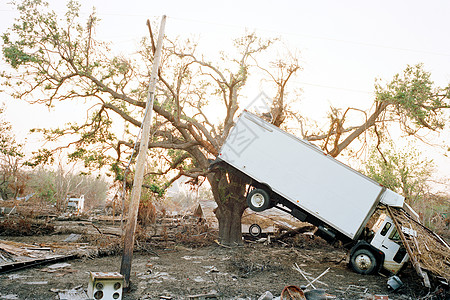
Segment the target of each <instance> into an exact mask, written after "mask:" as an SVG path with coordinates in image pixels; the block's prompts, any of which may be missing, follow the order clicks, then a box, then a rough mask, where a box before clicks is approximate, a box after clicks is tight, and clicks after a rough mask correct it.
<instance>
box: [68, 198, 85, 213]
mask: <svg viewBox="0 0 450 300" xmlns="http://www.w3.org/2000/svg"><path fill="white" fill-rule="evenodd" d="M67 208H68V209H69V210H72V211H75V213H76V214H81V213H82V212H83V211H84V195H81V196H80V197H78V198H76V197H74V196H67Z"/></svg>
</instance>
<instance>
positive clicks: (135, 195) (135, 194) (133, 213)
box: [120, 16, 166, 291]
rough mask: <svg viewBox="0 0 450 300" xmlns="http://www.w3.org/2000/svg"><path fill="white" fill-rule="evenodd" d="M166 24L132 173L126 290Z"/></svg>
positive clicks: (124, 268) (125, 256) (122, 268)
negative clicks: (134, 169)
mask: <svg viewBox="0 0 450 300" xmlns="http://www.w3.org/2000/svg"><path fill="white" fill-rule="evenodd" d="M165 25H166V16H162V19H161V26H160V28H159V35H158V42H157V45H156V52H155V56H154V59H153V67H152V74H151V76H150V83H149V88H148V94H147V105H146V114H145V116H144V121H143V128H142V135H141V141H140V145H139V153H138V157H137V161H136V172H135V175H134V181H133V189H132V191H131V201H130V209H129V211H128V221H127V226H126V229H125V237H124V248H123V255H122V264H121V266H120V274H122V275H123V277H124V289H125V291H127V290H128V289H129V287H130V273H131V261H132V259H133V247H134V237H135V230H136V223H137V215H138V211H139V201H140V198H141V189H142V182H143V179H144V168H145V162H146V159H147V150H148V140H149V136H150V127H151V120H152V113H153V100H154V92H155V87H156V81H157V78H158V69H159V63H160V60H161V49H162V43H163V38H164V27H165Z"/></svg>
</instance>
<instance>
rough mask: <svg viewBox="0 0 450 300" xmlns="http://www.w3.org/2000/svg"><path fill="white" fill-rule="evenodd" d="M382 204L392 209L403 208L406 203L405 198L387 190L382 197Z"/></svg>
mask: <svg viewBox="0 0 450 300" xmlns="http://www.w3.org/2000/svg"><path fill="white" fill-rule="evenodd" d="M380 202H381V203H383V204H386V205H389V206H392V207H403V203H404V202H405V197H403V196H401V195H399V194H397V193H395V192H393V191H391V190H389V189H386V191H385V192H384V193H383V196H382V197H381V201H380Z"/></svg>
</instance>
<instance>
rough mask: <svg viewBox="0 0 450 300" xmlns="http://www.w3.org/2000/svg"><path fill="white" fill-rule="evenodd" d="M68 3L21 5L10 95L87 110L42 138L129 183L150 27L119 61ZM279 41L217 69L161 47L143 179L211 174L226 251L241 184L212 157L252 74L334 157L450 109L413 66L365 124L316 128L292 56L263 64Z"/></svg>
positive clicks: (240, 51)
mask: <svg viewBox="0 0 450 300" xmlns="http://www.w3.org/2000/svg"><path fill="white" fill-rule="evenodd" d="M67 7H68V10H67V13H66V15H65V18H63V19H61V20H60V19H59V18H58V16H57V15H56V14H55V13H54V12H52V11H50V10H48V8H47V4H46V3H44V2H43V1H41V0H25V1H23V2H21V3H19V4H18V5H17V10H18V11H19V13H20V16H19V17H18V19H17V20H16V23H15V24H14V25H13V26H12V27H11V28H10V29H9V30H8V31H7V32H6V33H5V34H3V41H4V47H3V54H4V57H5V59H6V61H7V62H8V63H9V64H10V65H11V67H12V68H13V69H14V72H11V73H9V74H3V76H4V77H5V78H6V82H7V84H8V85H9V88H10V89H11V90H14V91H15V92H14V93H13V95H14V96H15V97H17V98H20V99H23V100H28V101H30V102H34V103H41V104H46V105H49V106H52V105H53V104H54V103H55V102H58V101H72V102H75V103H76V102H80V103H86V104H89V106H90V108H89V110H88V119H87V120H85V122H79V123H71V124H66V126H64V127H62V128H56V129H55V128H53V129H41V130H40V132H42V133H43V134H44V135H45V137H46V138H47V139H48V140H49V141H55V140H58V139H60V138H61V137H67V136H72V137H73V140H72V141H71V142H70V143H69V144H67V145H65V146H68V147H69V149H70V150H71V154H70V157H72V158H73V159H81V160H84V162H85V164H86V165H87V166H90V167H97V168H98V167H104V166H110V167H111V169H112V170H113V171H114V172H115V174H116V177H117V178H118V179H120V178H122V177H123V176H126V174H124V169H125V167H126V162H127V161H128V159H129V155H130V153H131V150H132V149H133V147H134V143H133V140H134V138H135V136H134V134H132V132H136V130H135V129H136V128H139V127H140V126H141V120H142V117H143V113H144V108H145V100H146V92H147V85H148V82H149V77H150V70H151V66H152V61H153V57H154V52H155V49H154V42H153V38H152V36H153V32H151V30H150V34H149V38H144V39H143V41H142V44H141V48H140V49H139V51H138V55H130V56H128V57H123V56H112V55H111V51H110V49H109V48H108V45H107V44H106V43H103V42H100V41H98V40H96V38H95V34H94V33H95V30H94V29H95V26H96V25H97V22H98V20H97V18H96V16H95V14H93V15H91V16H90V17H89V18H88V20H87V22H86V23H85V25H81V24H80V23H79V5H78V4H77V3H76V2H74V1H69V2H68V6H67ZM149 29H151V28H150V26H149ZM273 42H274V41H273V40H263V39H260V38H258V37H257V36H255V35H254V34H246V35H244V36H243V37H242V38H240V39H237V40H236V41H235V49H236V51H235V53H234V55H232V56H231V57H228V56H222V58H221V59H219V60H217V61H214V62H211V61H209V60H207V59H206V58H204V57H203V56H201V55H200V54H198V49H197V46H198V45H197V44H196V43H194V42H192V41H190V40H189V39H186V40H179V39H169V38H166V40H165V41H164V44H165V46H164V49H163V55H162V62H161V67H160V71H159V74H158V79H159V80H158V86H157V94H156V97H155V99H156V101H155V104H154V107H153V110H154V112H155V119H154V123H153V126H152V132H151V135H150V136H149V137H148V138H149V139H150V143H149V148H152V149H153V153H157V158H158V161H159V162H160V163H159V164H158V165H157V166H154V167H153V168H152V169H151V170H149V173H148V178H154V176H171V177H170V179H168V181H167V182H166V185H165V186H167V185H169V184H170V183H171V182H173V181H174V180H176V179H178V178H180V177H181V176H187V177H190V178H192V182H193V183H199V182H201V181H202V180H203V179H205V178H206V179H207V180H208V182H209V183H210V185H211V189H212V192H213V195H214V199H215V201H216V202H217V205H218V207H217V210H216V215H217V218H218V221H219V235H220V239H221V241H222V242H224V243H227V244H235V243H238V244H239V243H241V223H240V220H241V216H242V213H243V211H244V210H245V208H246V206H247V205H246V202H245V196H244V195H245V189H246V186H245V183H246V182H245V180H244V179H243V178H241V177H239V176H238V174H235V173H233V172H232V171H230V170H226V169H222V168H218V169H216V170H214V171H213V172H212V171H210V170H208V166H209V161H208V159H212V158H214V157H215V156H216V155H217V153H218V151H219V149H220V147H221V145H222V144H223V142H224V140H225V139H226V137H227V136H228V134H229V132H230V130H231V128H232V127H233V124H234V123H233V120H235V118H236V116H237V114H238V113H239V111H240V110H241V109H242V107H240V104H241V99H242V93H243V89H244V87H245V86H246V84H247V83H248V81H249V79H250V71H251V70H252V68H254V69H253V70H255V72H259V73H263V74H266V77H267V79H268V80H269V81H270V84H271V86H272V87H273V88H274V89H275V90H276V93H274V96H273V97H272V98H273V99H272V104H271V107H270V113H271V118H270V119H271V121H272V122H273V123H274V124H275V125H277V126H281V125H282V124H283V122H285V121H286V118H287V117H291V118H292V117H293V118H294V119H297V120H300V121H301V125H302V128H304V129H305V130H304V131H303V137H304V138H306V139H308V140H311V141H321V142H320V145H321V147H322V149H323V150H324V151H325V152H327V153H329V154H331V155H333V156H337V155H338V154H339V153H341V152H342V151H343V150H344V149H345V148H346V147H347V146H348V145H350V144H351V143H352V142H353V141H354V140H356V139H358V138H359V137H360V136H361V134H362V133H364V132H366V131H367V130H368V129H371V128H372V129H373V128H377V129H379V128H380V126H378V125H379V124H385V123H386V122H387V121H391V120H394V121H396V122H400V123H401V124H402V125H403V127H404V129H405V130H407V131H408V132H410V133H411V134H414V132H415V130H417V129H418V128H423V127H426V128H429V129H431V130H437V129H439V128H441V127H442V119H441V111H442V109H443V108H447V107H448V106H449V105H448V102H445V101H448V98H449V91H448V88H446V89H439V88H434V87H433V83H432V82H431V80H430V79H429V74H428V73H427V72H425V71H424V70H423V68H422V67H421V66H417V67H409V68H408V69H407V70H406V71H405V73H404V75H398V76H397V77H396V78H394V80H393V81H392V82H391V83H390V84H388V85H387V86H383V87H382V86H377V89H376V98H375V101H374V103H375V104H374V108H373V109H372V110H371V111H370V110H369V111H367V112H364V114H365V115H367V117H366V118H365V121H364V122H362V124H361V125H357V126H354V125H352V126H347V125H346V124H347V123H346V121H347V115H348V112H349V111H354V110H355V109H353V108H349V109H348V110H345V111H344V112H343V113H342V111H340V110H337V109H333V110H332V111H331V113H330V121H331V122H330V126H329V130H327V131H326V132H319V131H317V130H315V129H312V131H311V129H310V131H311V132H309V131H307V130H306V128H308V126H307V124H303V120H304V119H302V118H301V115H300V114H292V112H288V111H287V110H286V107H287V104H286V95H287V93H286V91H287V90H288V89H287V83H288V82H289V80H290V79H291V78H292V77H293V76H295V75H296V73H297V72H298V71H299V70H300V69H301V67H300V66H299V63H298V61H297V60H296V58H295V57H292V56H288V57H287V58H283V59H274V60H273V61H275V62H273V63H265V64H263V63H262V62H261V60H260V59H259V58H258V57H259V55H260V54H262V53H273V52H270V49H271V47H273ZM393 116H395V118H392V117H393ZM118 120H120V122H125V124H126V126H127V127H126V128H127V131H126V132H125V134H124V135H123V136H124V137H125V138H120V137H118V135H117V132H116V131H115V129H114V128H115V127H114V124H115V123H116V122H117V121H118ZM155 151H156V152H155ZM51 154H52V149H40V150H39V151H38V153H36V163H42V162H45V161H47V160H48V159H49V158H50V157H51ZM154 157H155V155H154ZM155 159H156V158H155ZM165 178H169V177H165Z"/></svg>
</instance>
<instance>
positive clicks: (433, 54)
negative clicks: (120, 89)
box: [0, 0, 450, 177]
mask: <svg viewBox="0 0 450 300" xmlns="http://www.w3.org/2000/svg"><path fill="white" fill-rule="evenodd" d="M6 2H8V1H5V0H2V1H1V2H0V32H4V31H5V30H6V28H7V27H8V26H10V25H11V24H12V22H13V19H14V14H15V12H14V11H13V9H12V8H11V6H9V5H7V4H6ZM49 2H50V5H51V7H52V8H54V10H55V11H56V12H59V13H63V12H64V11H65V7H64V6H65V2H66V1H63V0H50V1H49ZM80 2H81V3H82V10H83V12H84V16H85V17H87V16H88V15H89V13H90V11H91V9H92V7H95V8H96V11H97V15H98V16H99V17H100V18H101V19H102V21H101V23H100V27H99V28H98V29H97V34H98V37H99V39H102V40H110V41H112V47H113V48H115V49H116V51H123V52H127V51H132V50H133V49H135V45H136V44H137V42H138V41H139V40H140V39H141V37H143V36H146V35H147V34H148V30H147V27H146V26H145V22H146V20H147V18H149V19H151V20H159V17H160V16H161V15H163V14H165V15H167V17H168V19H167V24H166V35H168V36H170V37H174V36H178V35H179V36H181V37H188V36H190V35H195V36H196V37H198V39H199V42H200V48H201V49H204V50H205V51H210V52H211V53H216V52H217V51H219V50H221V49H223V47H225V46H224V45H230V44H231V40H232V38H235V37H238V36H240V35H242V34H243V33H244V32H245V30H246V29H248V30H249V31H256V33H257V34H259V35H262V36H272V37H281V38H282V39H283V40H284V41H285V42H286V43H287V44H288V46H289V47H291V48H296V49H298V50H300V52H301V61H302V64H303V67H304V71H302V72H301V73H299V77H298V78H297V79H296V80H295V82H293V83H291V84H295V85H296V86H297V87H299V88H301V89H302V90H303V93H302V96H301V101H302V103H303V104H304V105H305V110H308V109H311V113H313V112H317V111H320V112H323V114H324V113H325V111H326V107H328V106H329V104H333V105H335V106H338V107H339V106H342V107H346V106H348V105H352V106H356V107H359V108H361V109H368V108H369V107H370V103H371V101H372V100H373V97H372V95H373V94H372V93H373V85H374V80H375V78H382V79H384V80H386V81H389V80H390V79H391V78H392V76H393V75H394V74H396V73H398V72H401V71H402V70H403V69H404V68H405V67H406V65H407V64H410V65H414V64H417V63H424V65H425V69H426V70H428V71H430V72H431V73H432V79H433V80H434V81H435V82H436V84H438V85H441V86H442V85H447V84H448V83H449V82H450V39H449V38H448V37H449V30H450V18H449V16H450V1H447V0H439V1H437V0H429V1H418V0H404V1H395V0H377V1H361V0H352V1H350V0H347V1H334V0H327V1H320V0H318V1H310V0H309V1H304V0H301V1H283V0H279V1H242V0H241V1H234V0H233V1H221V2H218V1H217V2H215V1H195V0H193V1H138V0H128V1H112V0H82V1H80ZM205 51H204V52H205ZM1 66H2V67H4V66H5V65H4V63H1ZM260 88H261V87H260ZM257 93H258V91H255V95H256V94H257ZM249 97H251V96H249ZM6 100H7V98H6V97H5V95H1V98H0V102H2V101H3V102H6ZM9 107H10V108H8V118H9V120H10V121H11V123H12V124H13V126H15V127H17V130H18V131H21V132H24V131H25V130H27V128H29V127H33V126H36V125H38V126H46V124H47V122H48V120H49V119H52V120H53V121H54V122H63V120H64V119H65V118H64V116H63V115H61V114H57V115H53V117H51V118H48V117H47V118H42V119H43V120H41V121H36V122H35V123H34V124H33V126H30V125H29V122H24V120H29V119H30V118H31V117H32V116H35V115H36V114H37V112H38V113H42V114H45V113H46V111H45V109H38V108H35V107H34V108H29V107H26V106H24V105H16V106H12V105H9ZM449 131H450V129H449V128H447V135H446V136H441V137H439V139H440V140H442V139H447V138H448V139H450V134H448V132H449ZM439 159H440V160H439V164H445V165H450V160H449V159H448V158H439ZM443 174H444V175H446V176H447V177H450V170H449V169H447V171H445V172H444V173H443Z"/></svg>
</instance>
